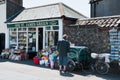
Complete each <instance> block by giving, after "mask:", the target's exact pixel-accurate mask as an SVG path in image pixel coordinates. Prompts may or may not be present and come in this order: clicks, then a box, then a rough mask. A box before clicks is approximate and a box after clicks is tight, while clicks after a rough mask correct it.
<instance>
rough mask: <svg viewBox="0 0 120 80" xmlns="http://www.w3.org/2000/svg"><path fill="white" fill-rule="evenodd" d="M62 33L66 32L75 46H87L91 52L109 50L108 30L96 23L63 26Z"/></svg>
mask: <svg viewBox="0 0 120 80" xmlns="http://www.w3.org/2000/svg"><path fill="white" fill-rule="evenodd" d="M64 33H66V34H68V36H69V40H70V42H71V43H74V44H75V46H87V47H89V48H90V49H91V51H92V52H96V53H106V52H108V53H109V52H110V45H109V31H108V30H107V29H103V28H101V27H99V26H97V25H89V26H87V25H85V26H64Z"/></svg>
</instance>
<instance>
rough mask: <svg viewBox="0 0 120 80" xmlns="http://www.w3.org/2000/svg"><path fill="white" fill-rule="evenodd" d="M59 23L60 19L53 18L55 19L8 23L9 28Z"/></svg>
mask: <svg viewBox="0 0 120 80" xmlns="http://www.w3.org/2000/svg"><path fill="white" fill-rule="evenodd" d="M58 24H59V23H58V20H53V21H41V22H29V23H18V24H7V27H8V28H20V27H36V26H51V25H58Z"/></svg>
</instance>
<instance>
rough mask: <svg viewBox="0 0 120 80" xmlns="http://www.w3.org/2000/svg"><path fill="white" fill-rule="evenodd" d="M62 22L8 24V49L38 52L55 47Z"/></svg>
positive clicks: (60, 33) (60, 32)
mask: <svg viewBox="0 0 120 80" xmlns="http://www.w3.org/2000/svg"><path fill="white" fill-rule="evenodd" d="M61 25H62V20H59V19H58V20H48V21H47V20H45V21H34V22H21V23H14V24H13V23H8V24H7V27H8V29H9V48H10V49H23V50H25V51H26V52H27V51H39V50H41V49H45V48H47V47H49V46H50V45H57V41H58V39H61V36H60V35H62V26H61Z"/></svg>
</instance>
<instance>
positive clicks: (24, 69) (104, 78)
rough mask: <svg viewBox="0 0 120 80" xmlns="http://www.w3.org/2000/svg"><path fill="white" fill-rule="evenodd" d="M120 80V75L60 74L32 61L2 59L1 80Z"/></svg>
mask: <svg viewBox="0 0 120 80" xmlns="http://www.w3.org/2000/svg"><path fill="white" fill-rule="evenodd" d="M86 79H88V80H120V74H117V73H116V74H112V73H108V74H107V75H100V74H97V73H91V72H84V71H80V70H76V71H74V72H67V73H62V74H60V73H59V71H58V69H50V68H48V67H43V66H40V65H35V64H34V63H33V61H32V60H25V61H11V60H8V59H0V80H86Z"/></svg>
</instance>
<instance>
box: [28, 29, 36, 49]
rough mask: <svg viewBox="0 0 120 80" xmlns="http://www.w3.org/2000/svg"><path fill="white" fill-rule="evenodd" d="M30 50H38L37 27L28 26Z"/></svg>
mask: <svg viewBox="0 0 120 80" xmlns="http://www.w3.org/2000/svg"><path fill="white" fill-rule="evenodd" d="M28 31H29V32H28V51H36V28H28Z"/></svg>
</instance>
